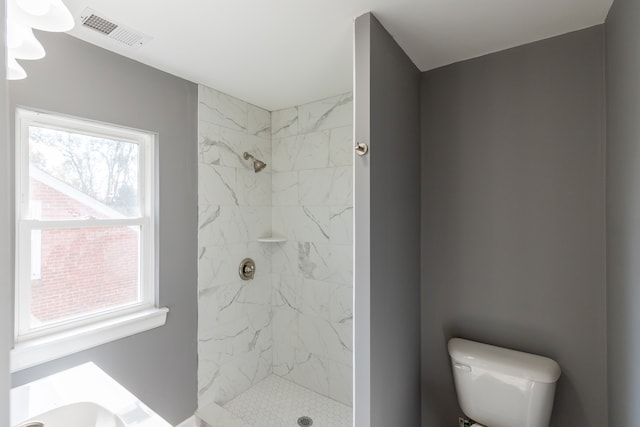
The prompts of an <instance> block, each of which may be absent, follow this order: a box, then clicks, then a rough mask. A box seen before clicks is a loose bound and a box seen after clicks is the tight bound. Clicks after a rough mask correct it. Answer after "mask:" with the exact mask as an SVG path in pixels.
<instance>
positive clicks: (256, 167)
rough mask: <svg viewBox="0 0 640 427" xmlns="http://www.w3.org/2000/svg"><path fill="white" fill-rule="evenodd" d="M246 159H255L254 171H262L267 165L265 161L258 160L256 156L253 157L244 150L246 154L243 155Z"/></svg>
mask: <svg viewBox="0 0 640 427" xmlns="http://www.w3.org/2000/svg"><path fill="white" fill-rule="evenodd" d="M242 156H243V157H244V158H245V160H249V159H251V160H253V171H254V172H255V173H258V172H260V171H261V170H262V169H264V168H266V167H267V164H266V163H265V162H263V161H262V160H258V159H256V158H255V157H253V156H252V155H251V154H249V153H247V152H246V151H245V152H244V154H243V155H242Z"/></svg>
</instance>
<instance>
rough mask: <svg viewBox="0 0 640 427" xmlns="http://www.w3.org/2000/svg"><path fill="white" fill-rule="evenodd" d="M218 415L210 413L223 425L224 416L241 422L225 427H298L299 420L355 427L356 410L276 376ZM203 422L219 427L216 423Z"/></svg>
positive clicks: (315, 425)
mask: <svg viewBox="0 0 640 427" xmlns="http://www.w3.org/2000/svg"><path fill="white" fill-rule="evenodd" d="M217 411H218V412H217V414H220V415H214V414H213V413H212V412H211V411H209V412H210V413H211V414H212V415H211V418H216V419H217V420H220V421H221V420H222V418H223V417H225V415H222V414H223V413H227V415H226V416H229V415H232V416H235V417H237V418H238V419H237V420H235V421H233V422H231V421H226V423H227V425H224V426H223V425H222V424H220V426H221V427H227V426H230V425H232V424H233V425H234V426H235V425H238V426H240V427H298V419H299V418H300V417H303V416H306V417H309V418H311V419H312V420H313V427H352V426H353V410H352V408H350V407H348V406H346V405H343V404H342V403H339V402H336V401H335V400H332V399H329V398H328V397H325V396H322V395H320V394H318V393H315V392H313V391H311V390H308V389H306V388H304V387H300V386H299V385H297V384H294V383H292V382H290V381H287V380H285V379H283V378H281V377H278V376H276V375H270V376H268V377H267V378H265V379H264V380H263V381H261V382H259V383H258V384H256V385H255V386H253V387H251V388H250V389H249V390H247V391H245V392H244V393H242V394H241V395H239V396H238V397H236V398H234V399H233V400H231V401H229V402H227V403H226V404H225V405H224V406H223V407H222V408H219V409H217ZM203 415H204V414H203ZM202 418H203V420H204V421H206V422H207V423H208V424H209V425H211V426H212V427H218V422H216V420H215V419H211V420H208V419H206V418H205V417H204V416H202ZM302 425H309V424H302Z"/></svg>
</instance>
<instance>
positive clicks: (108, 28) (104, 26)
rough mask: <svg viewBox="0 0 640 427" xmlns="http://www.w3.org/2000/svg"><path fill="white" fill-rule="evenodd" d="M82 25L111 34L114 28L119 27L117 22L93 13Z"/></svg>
mask: <svg viewBox="0 0 640 427" xmlns="http://www.w3.org/2000/svg"><path fill="white" fill-rule="evenodd" d="M82 25H84V26H85V27H89V28H91V29H92V30H96V31H98V32H101V33H102V34H106V35H109V34H111V33H112V32H113V30H115V29H116V28H118V25H117V24H114V23H113V22H111V21H107V20H106V19H104V18H101V17H99V16H98V15H95V14H93V13H92V14H90V15H89V16H87V17H86V18H84V19H83V20H82Z"/></svg>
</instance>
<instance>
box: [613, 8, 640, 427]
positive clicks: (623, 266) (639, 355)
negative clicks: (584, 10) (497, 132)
mask: <svg viewBox="0 0 640 427" xmlns="http://www.w3.org/2000/svg"><path fill="white" fill-rule="evenodd" d="M606 52H607V55H606V82H607V83H606V90H607V316H608V318H607V333H608V352H609V353H608V383H609V384H608V385H609V388H608V390H609V425H610V426H615V427H631V426H634V425H636V424H637V423H638V418H640V405H638V402H639V401H640V367H638V360H640V311H639V310H638V307H637V302H638V301H640V262H638V259H639V257H640V221H639V218H640V190H639V189H640V167H638V165H640V143H639V141H640V120H639V119H638V112H640V84H639V80H640V3H639V2H637V1H634V0H616V1H615V2H614V3H613V7H612V9H611V11H610V12H609V16H608V17H607V22H606Z"/></svg>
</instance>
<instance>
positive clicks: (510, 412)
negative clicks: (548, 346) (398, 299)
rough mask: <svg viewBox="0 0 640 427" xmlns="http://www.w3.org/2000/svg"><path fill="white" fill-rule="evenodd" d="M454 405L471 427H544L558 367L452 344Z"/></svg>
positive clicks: (548, 361)
mask: <svg viewBox="0 0 640 427" xmlns="http://www.w3.org/2000/svg"><path fill="white" fill-rule="evenodd" d="M449 356H450V357H451V367H452V368H453V379H454V382H455V385H456V392H457V394H458V403H459V404H460V408H462V411H463V412H464V414H465V415H466V416H467V417H469V418H470V419H472V420H473V421H474V422H475V423H477V424H473V425H474V426H486V427H549V419H550V418H551V410H552V408H553V396H554V394H555V390H556V382H557V381H558V378H559V377H560V366H559V365H558V364H557V363H556V362H555V361H553V360H551V359H549V358H547V357H542V356H537V355H534V354H529V353H523V352H520V351H515V350H509V349H506V348H501V347H495V346H492V345H488V344H482V343H478V342H475V341H469V340H464V339H461V338H452V339H451V340H449Z"/></svg>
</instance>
